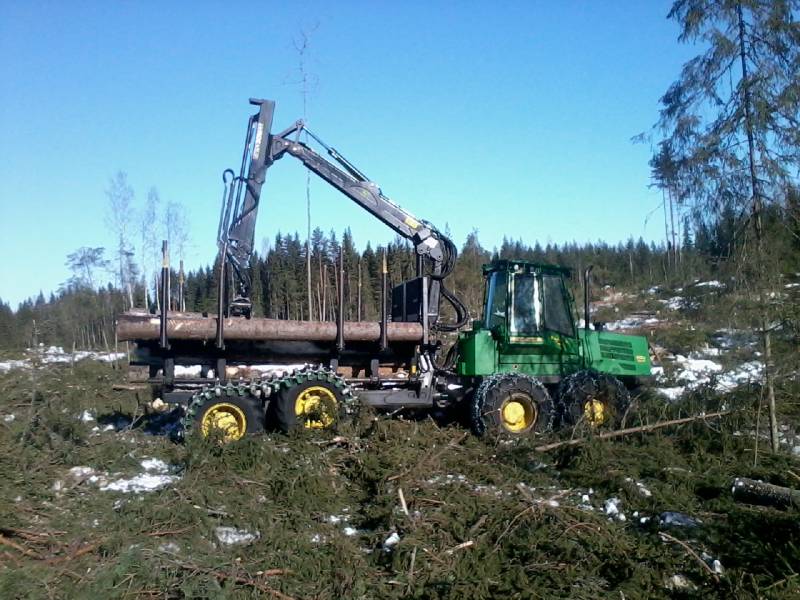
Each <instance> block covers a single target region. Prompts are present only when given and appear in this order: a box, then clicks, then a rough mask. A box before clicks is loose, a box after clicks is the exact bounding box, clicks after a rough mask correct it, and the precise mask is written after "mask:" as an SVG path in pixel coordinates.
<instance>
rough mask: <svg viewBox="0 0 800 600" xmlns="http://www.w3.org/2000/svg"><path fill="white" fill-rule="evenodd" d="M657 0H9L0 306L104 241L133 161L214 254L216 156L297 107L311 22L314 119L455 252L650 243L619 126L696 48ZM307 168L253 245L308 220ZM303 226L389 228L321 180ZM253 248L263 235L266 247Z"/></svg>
mask: <svg viewBox="0 0 800 600" xmlns="http://www.w3.org/2000/svg"><path fill="white" fill-rule="evenodd" d="M668 9H669V2H665V1H664V2H662V1H652V2H651V1H648V2H641V1H640V0H632V1H622V0H618V1H608V2H589V1H585V2H577V1H576V2H568V1H564V2H535V1H529V2H524V1H515V2H510V1H506V2H503V1H501V2H467V1H462V2H429V1H427V2H395V3H389V2H366V1H364V2H355V1H347V0H344V1H341V2H253V3H239V2H203V1H199V2H191V3H190V2H171V3H165V2H156V1H142V2H113V1H108V0H106V1H102V2H101V1H97V2H78V1H72V2H41V1H37V0H31V1H28V2H14V1H12V0H0V56H2V59H0V80H1V81H2V84H1V85H0V156H2V160H0V204H1V205H2V213H0V214H2V220H1V221H0V257H2V258H1V259H0V298H2V299H4V300H6V301H10V302H11V303H12V306H16V303H17V302H19V301H20V300H22V299H23V298H25V297H28V296H31V295H35V294H37V293H38V292H39V290H43V291H44V292H45V293H46V294H47V293H48V292H49V291H50V290H53V289H56V288H57V287H58V285H59V283H61V282H62V281H65V280H66V279H67V278H68V276H69V273H68V272H67V269H66V267H65V266H64V261H65V256H66V255H67V254H68V253H69V252H72V251H74V250H75V249H76V248H78V247H80V246H107V247H112V246H113V239H112V236H111V235H110V234H109V232H108V228H107V227H106V226H105V223H104V214H105V212H106V207H107V200H106V197H105V194H104V190H105V189H106V188H107V186H108V180H109V178H110V177H111V176H112V175H113V174H114V173H115V172H116V171H118V170H123V171H126V172H127V173H128V176H129V180H130V182H131V183H132V185H133V187H134V189H135V191H136V201H137V203H138V205H139V206H141V205H142V204H143V202H144V199H145V197H146V194H147V190H148V189H149V188H150V186H156V187H157V188H158V190H159V192H160V195H161V198H162V201H164V202H170V201H171V202H180V203H182V204H183V205H184V206H185V207H186V209H187V211H188V216H189V221H190V224H191V240H190V247H189V250H188V252H187V257H186V259H187V262H188V264H189V266H190V267H195V266H199V265H201V264H205V263H207V262H209V261H210V260H211V259H212V258H213V255H214V252H215V250H216V247H215V243H214V241H215V234H216V226H217V217H218V207H219V201H220V196H221V191H222V184H221V173H222V170H223V169H224V168H225V167H238V162H239V159H240V154H241V148H242V143H243V135H244V129H245V124H246V119H247V116H248V115H249V114H250V111H251V107H250V106H249V105H248V102H247V100H248V98H249V97H252V96H257V97H263V98H272V99H275V100H277V102H278V108H277V114H276V119H275V129H278V128H280V129H282V128H284V127H287V126H288V125H289V124H291V123H292V122H293V121H294V120H295V119H297V118H298V117H300V116H301V115H302V102H301V96H300V93H299V89H298V86H296V85H293V84H292V81H293V79H295V78H296V68H297V63H298V57H297V54H296V52H295V51H294V49H293V46H292V39H293V37H295V36H297V34H298V32H299V31H300V29H301V28H302V27H306V28H309V27H311V26H313V25H314V24H318V28H317V30H316V32H315V33H314V34H313V35H312V38H311V49H310V60H309V64H308V68H309V70H310V71H311V72H312V73H313V74H314V75H315V76H316V78H317V79H318V85H317V86H316V88H315V89H314V90H313V92H312V95H311V98H310V105H309V111H308V120H309V122H310V127H311V129H312V130H313V131H315V132H316V133H318V134H319V135H320V136H321V137H322V138H323V139H325V140H326V141H327V142H328V143H330V144H333V145H334V146H336V147H337V148H338V149H339V150H340V151H342V152H343V153H344V154H345V156H347V157H348V158H350V159H351V160H352V161H353V162H354V163H355V164H356V165H358V166H359V167H360V168H361V169H362V170H363V171H364V172H366V173H367V174H368V175H369V176H370V177H371V178H372V179H374V180H375V181H376V182H377V183H378V184H379V185H380V186H381V187H382V189H383V191H384V193H385V194H386V195H388V196H389V197H391V198H392V199H394V200H395V201H396V202H398V203H399V204H401V205H402V206H403V207H405V208H406V209H408V210H409V211H410V212H412V213H413V214H415V215H416V216H418V217H420V218H424V219H426V220H429V221H431V222H433V223H434V224H436V225H438V226H439V227H440V228H444V227H445V225H448V226H449V227H450V230H451V232H452V234H453V237H454V239H455V241H456V242H457V244H459V245H461V244H462V243H463V240H464V238H465V236H466V235H467V233H469V231H470V230H472V229H478V231H479V239H480V240H481V242H482V244H483V245H484V246H486V247H489V248H492V247H494V246H497V245H499V244H500V242H501V240H502V238H503V236H504V235H505V236H508V237H510V238H513V239H517V238H521V239H522V240H524V241H526V242H528V243H531V244H532V243H534V242H535V241H536V240H538V241H540V242H542V243H547V242H565V241H570V240H577V241H586V240H597V239H604V240H607V241H610V242H616V241H619V240H624V239H626V238H628V237H629V236H634V237H638V236H644V237H645V238H646V239H659V238H660V236H661V232H663V225H662V222H661V221H660V219H659V214H658V212H656V213H655V214H654V215H653V217H652V218H651V220H650V222H649V223H647V224H646V223H645V221H646V217H647V215H648V214H649V213H650V212H651V211H653V210H654V209H656V208H657V207H658V206H659V202H660V195H659V194H658V193H657V192H656V191H654V190H651V189H648V183H649V169H648V166H647V161H648V159H649V152H650V150H649V148H648V147H647V145H634V144H633V143H631V141H630V138H631V137H632V136H634V135H635V134H637V133H639V132H642V131H645V130H647V129H649V128H650V126H651V125H652V123H653V122H654V121H655V120H656V118H657V111H658V98H659V97H660V96H661V94H663V92H664V91H665V90H666V88H667V86H668V85H669V83H670V82H671V81H672V80H674V79H675V77H676V76H677V74H678V72H679V69H680V65H681V64H682V63H683V62H684V61H685V60H686V59H687V58H688V57H689V55H690V53H691V49H690V48H687V47H683V46H680V45H679V44H678V43H677V41H676V37H677V27H676V25H675V24H674V23H671V22H668V21H667V20H666V13H667V11H668ZM304 193H305V176H304V173H303V171H302V168H301V167H300V166H299V165H298V164H293V163H292V159H291V158H285V159H283V160H282V161H281V162H280V163H278V164H277V165H276V167H274V168H273V169H272V170H271V171H270V173H269V175H268V180H267V184H266V185H265V187H264V192H263V195H262V208H261V215H260V220H259V225H258V230H257V233H256V235H257V238H258V239H259V240H261V239H262V238H273V237H274V235H275V233H276V232H277V231H279V230H280V231H284V232H285V231H292V232H293V231H300V232H303V231H305V197H304ZM312 203H313V208H312V210H313V216H312V221H313V224H314V225H315V226H320V227H322V228H323V229H325V230H329V229H335V230H337V231H339V232H341V231H342V230H343V229H344V228H345V227H348V226H349V227H351V229H352V231H353V234H354V237H355V240H356V243H357V244H358V245H359V246H360V247H363V246H364V245H365V244H366V242H367V241H370V240H371V241H373V242H374V243H382V242H385V241H387V240H388V239H391V237H392V234H391V232H390V231H389V230H388V229H386V228H385V227H384V226H383V225H382V224H381V223H379V222H378V221H376V220H374V219H372V218H371V217H369V216H368V215H367V214H366V213H363V212H362V211H361V210H360V209H359V208H358V207H356V206H355V205H353V204H352V203H351V202H350V201H349V200H347V199H346V198H344V197H343V196H339V195H338V194H337V193H336V192H335V191H333V190H330V189H327V188H326V186H325V184H324V183H322V182H321V181H314V182H313V187H312ZM258 245H259V246H260V245H261V243H260V242H259V243H258Z"/></svg>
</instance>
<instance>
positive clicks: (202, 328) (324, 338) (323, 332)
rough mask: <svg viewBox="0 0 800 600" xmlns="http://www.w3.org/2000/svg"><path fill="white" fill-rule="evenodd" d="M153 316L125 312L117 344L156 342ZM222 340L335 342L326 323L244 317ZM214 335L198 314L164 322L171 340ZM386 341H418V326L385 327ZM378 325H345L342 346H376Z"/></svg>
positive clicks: (230, 324)
mask: <svg viewBox="0 0 800 600" xmlns="http://www.w3.org/2000/svg"><path fill="white" fill-rule="evenodd" d="M159 325H160V319H159V317H158V316H157V315H151V314H148V313H142V312H127V313H124V314H122V315H120V316H119V318H118V320H117V337H118V339H119V340H121V341H145V340H157V339H158V338H159ZM224 329H225V339H226V340H247V341H275V340H280V341H308V342H335V341H336V323H334V322H330V321H289V320H280V319H263V318H251V319H245V318H244V317H233V318H227V319H225V321H224ZM216 332H217V319H216V317H206V316H203V315H202V314H199V313H172V314H170V315H169V317H168V319H167V335H168V337H169V339H174V340H198V341H202V340H213V339H214V338H215V337H216ZM386 333H387V338H388V341H389V342H390V343H391V342H418V341H421V340H422V325H420V324H419V323H388V324H387V331H386ZM380 337H381V325H380V323H377V322H371V321H345V323H344V341H345V342H378V341H380Z"/></svg>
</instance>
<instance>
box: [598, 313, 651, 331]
mask: <svg viewBox="0 0 800 600" xmlns="http://www.w3.org/2000/svg"><path fill="white" fill-rule="evenodd" d="M659 323H661V320H660V319H656V318H655V317H637V316H630V317H625V318H624V319H620V320H619V321H610V322H608V323H606V324H605V328H606V330H608V331H624V330H625V329H639V328H641V327H647V326H651V327H652V326H654V325H658V324H659Z"/></svg>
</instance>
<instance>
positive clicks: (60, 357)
mask: <svg viewBox="0 0 800 600" xmlns="http://www.w3.org/2000/svg"><path fill="white" fill-rule="evenodd" d="M27 354H28V355H29V357H28V358H24V359H20V360H6V361H2V362H0V373H7V372H8V371H11V370H14V369H29V368H31V366H32V365H33V360H34V359H35V362H36V363H37V364H45V365H51V364H69V363H73V362H79V361H81V360H96V361H100V362H107V363H110V362H114V361H117V360H122V359H124V358H125V353H124V352H93V351H89V350H78V351H76V352H64V348H62V347H61V346H49V347H46V348H45V347H44V345H40V346H39V347H38V348H28V350H27Z"/></svg>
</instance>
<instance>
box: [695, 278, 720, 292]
mask: <svg viewBox="0 0 800 600" xmlns="http://www.w3.org/2000/svg"><path fill="white" fill-rule="evenodd" d="M694 287H707V288H713V289H717V290H719V289H722V288H724V287H725V284H724V283H722V282H721V281H717V280H716V279H712V280H711V281H698V282H697V283H695V284H694Z"/></svg>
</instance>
